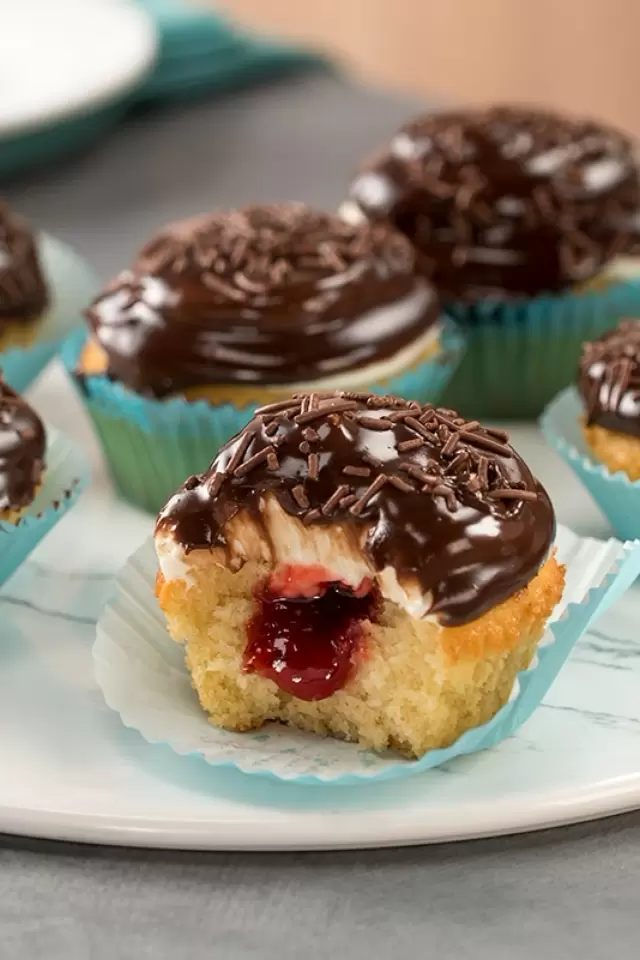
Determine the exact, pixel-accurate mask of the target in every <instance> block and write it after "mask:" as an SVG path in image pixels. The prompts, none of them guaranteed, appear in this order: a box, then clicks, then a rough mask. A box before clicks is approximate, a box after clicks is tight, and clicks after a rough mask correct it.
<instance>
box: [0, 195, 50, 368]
mask: <svg viewBox="0 0 640 960" xmlns="http://www.w3.org/2000/svg"><path fill="white" fill-rule="evenodd" d="M48 306H49V294H48V291H47V285H46V283H45V279H44V275H43V271H42V267H41V264H40V259H39V255H38V250H37V248H36V243H35V240H34V237H33V234H32V232H31V229H30V227H29V225H28V224H27V223H26V221H24V220H23V219H22V217H19V216H17V215H16V214H15V213H12V212H11V211H10V210H9V208H8V207H7V206H6V204H4V203H2V202H1V201H0V362H1V359H2V358H1V354H2V353H4V352H5V351H7V350H9V349H10V348H12V347H26V346H29V345H30V344H31V343H33V341H34V340H35V339H36V337H37V335H38V332H39V330H40V326H41V324H42V321H43V320H44V317H45V314H46V311H47V307H48Z"/></svg>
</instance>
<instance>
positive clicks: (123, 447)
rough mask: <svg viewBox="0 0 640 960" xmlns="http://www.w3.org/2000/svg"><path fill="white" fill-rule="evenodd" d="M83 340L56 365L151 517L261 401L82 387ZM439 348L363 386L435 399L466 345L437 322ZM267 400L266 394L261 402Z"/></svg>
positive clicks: (100, 383) (114, 467) (104, 382)
mask: <svg viewBox="0 0 640 960" xmlns="http://www.w3.org/2000/svg"><path fill="white" fill-rule="evenodd" d="M86 339H87V333H86V331H85V330H78V331H75V332H74V333H73V334H72V335H71V336H70V337H69V338H68V340H67V341H66V343H65V344H64V347H63V349H62V353H61V358H62V361H63V363H64V365H65V367H66V369H67V371H68V372H69V373H70V374H71V376H72V378H73V379H74V382H75V383H76V386H78V387H79V392H80V396H81V398H82V400H83V403H84V405H85V407H86V409H87V411H88V413H89V415H90V416H91V419H92V421H93V424H94V427H95V429H96V432H97V434H98V436H99V439H100V441H101V444H102V448H103V452H104V454H105V457H106V460H107V464H108V466H109V470H110V473H111V477H112V480H113V482H114V484H115V486H116V489H117V490H118V492H119V493H120V495H121V496H122V497H123V498H124V499H125V500H127V501H128V502H129V503H133V504H135V505H136V506H138V507H140V508H142V509H143V510H147V511H149V512H151V513H157V512H158V510H160V509H161V508H162V507H163V506H164V504H165V503H166V501H167V500H168V498H169V497H170V496H171V495H172V494H173V493H174V492H175V490H176V489H177V487H178V486H179V485H180V484H181V483H183V482H184V480H186V478H187V477H189V476H191V475H192V474H195V473H200V472H201V471H203V470H205V469H206V468H207V467H208V465H209V464H210V462H211V461H212V460H213V458H214V456H215V455H216V453H217V451H218V449H219V448H220V447H221V446H222V444H224V443H226V441H227V440H228V439H229V438H230V437H232V436H233V435H234V434H235V433H237V432H238V431H239V430H241V429H242V428H243V427H244V426H245V424H246V423H247V421H248V420H250V418H251V417H252V415H253V413H254V411H255V409H256V408H257V407H258V406H259V405H260V402H256V403H254V404H250V405H248V406H245V407H241V408H239V407H236V406H234V405H233V404H231V403H225V404H218V405H215V406H214V405H212V404H210V403H209V402H207V401H206V400H197V401H194V402H189V401H187V400H184V399H183V398H181V397H170V398H168V399H166V400H155V399H153V398H148V397H142V396H140V395H139V394H136V393H134V392H133V391H131V390H129V389H128V388H127V387H125V386H123V385H122V384H121V383H115V382H114V381H112V380H110V379H109V378H108V377H106V376H103V375H100V376H89V377H86V378H84V379H83V380H82V382H81V383H80V381H79V380H78V378H77V377H74V371H75V370H76V369H77V367H78V363H79V360H80V355H81V353H82V349H83V346H84V344H85V342H86ZM440 347H441V349H440V350H439V352H438V354H437V355H436V356H434V357H433V358H430V359H429V360H426V361H424V362H423V363H421V364H419V365H417V366H416V367H414V368H412V369H410V370H407V371H405V372H404V373H402V374H400V375H399V376H397V377H394V378H392V379H390V380H388V381H384V382H381V383H378V384H374V385H373V386H371V387H369V389H370V390H372V392H374V393H378V394H389V393H397V394H399V395H400V396H403V397H406V398H407V399H410V400H419V401H420V402H422V403H426V402H428V401H435V400H437V399H438V398H439V396H440V394H441V392H442V389H443V387H444V386H445V384H446V382H447V381H448V379H449V377H450V376H451V374H452V373H453V371H454V370H455V367H456V365H457V363H458V360H459V358H460V356H461V354H462V351H463V348H464V340H463V338H462V337H461V336H460V334H459V333H458V332H457V331H456V329H455V327H454V325H453V324H452V323H451V322H448V323H445V324H444V325H443V328H442V332H441V335H440ZM269 399H270V398H269V396H267V397H265V399H264V401H262V402H268V401H269Z"/></svg>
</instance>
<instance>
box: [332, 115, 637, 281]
mask: <svg viewBox="0 0 640 960" xmlns="http://www.w3.org/2000/svg"><path fill="white" fill-rule="evenodd" d="M351 197H352V199H353V200H354V201H355V202H356V204H357V205H358V207H359V208H360V209H361V211H362V212H364V213H365V214H366V215H367V216H368V217H369V218H370V219H371V220H374V221H379V220H382V221H385V220H388V221H390V222H391V223H392V224H393V225H394V226H396V227H398V228H399V229H400V230H401V231H402V232H403V233H404V234H406V236H407V237H409V239H410V240H411V241H412V242H413V243H414V244H415V246H416V249H417V252H418V262H419V265H420V267H421V268H422V270H423V272H425V274H426V275H427V276H429V277H431V279H432V280H433V281H434V283H435V285H436V287H437V288H438V289H439V290H440V291H441V293H442V295H443V297H445V298H447V299H452V300H477V299H482V298H484V297H490V298H495V299H505V298H511V297H518V296H525V297H527V296H535V295H536V294H539V293H543V292H552V291H561V290H565V289H567V288H569V287H571V286H573V285H575V284H577V283H583V282H585V281H587V280H589V279H591V278H592V277H594V276H595V275H596V274H597V273H598V272H599V271H600V270H601V269H602V267H603V266H604V265H605V264H607V263H608V262H609V261H610V260H611V259H612V258H613V257H614V256H616V255H617V254H619V253H631V252H634V251H637V249H638V241H639V240H640V232H639V228H640V178H639V174H638V163H637V159H636V156H635V155H634V145H633V144H632V143H631V141H630V140H629V139H627V138H626V137H625V136H624V135H623V134H622V133H619V132H618V131H616V130H612V129H611V128H607V127H603V126H601V125H599V124H596V123H593V122H589V121H583V120H573V119H569V118H565V117H561V116H558V115H555V114H552V113H547V112H543V111H539V110H532V109H525V108H521V109H518V108H514V107H494V108H492V109H490V110H474V111H472V110H469V111H455V112H449V113H442V114H434V115H432V116H426V117H422V118H419V119H416V120H414V121H413V122H412V123H409V124H407V126H405V127H404V128H403V129H402V130H401V131H400V132H399V133H398V134H397V136H396V137H395V138H394V139H393V141H392V142H391V145H390V147H389V149H388V150H387V151H385V152H384V153H382V154H381V155H379V156H378V157H376V158H375V159H374V160H373V161H372V162H371V163H370V164H369V165H367V167H366V168H365V169H363V170H362V172H361V173H360V174H359V175H358V176H357V177H356V179H355V181H354V182H353V185H352V188H351Z"/></svg>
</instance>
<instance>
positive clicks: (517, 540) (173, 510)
mask: <svg viewBox="0 0 640 960" xmlns="http://www.w3.org/2000/svg"><path fill="white" fill-rule="evenodd" d="M270 457H272V458H275V459H276V463H275V464H274V465H272V466H273V468H272V466H270V465H269V458H270ZM267 493H271V494H272V495H274V496H275V497H277V499H278V502H279V503H280V505H281V506H282V507H283V509H284V510H286V511H287V512H288V513H290V514H292V515H294V516H296V517H299V518H300V519H301V520H302V522H303V523H305V524H316V523H323V524H327V523H328V524H331V523H337V522H340V523H348V524H356V525H358V526H362V527H364V528H366V532H365V538H364V550H365V551H366V553H367V555H368V556H369V557H370V559H371V561H372V562H373V564H374V566H375V568H376V569H378V570H382V569H383V568H384V567H386V566H391V567H393V568H395V570H396V572H397V575H398V577H399V578H400V579H402V578H403V577H415V578H416V579H417V580H418V582H419V583H420V584H421V586H422V588H423V590H424V592H425V593H430V594H431V595H432V598H433V603H432V607H431V611H430V612H432V613H435V614H438V615H439V616H440V619H441V621H442V622H443V623H445V624H448V625H454V624H460V623H466V622H468V621H471V620H474V619H476V618H477V617H479V616H480V615H481V614H482V613H484V612H485V611H487V610H489V609H491V608H492V607H493V606H495V605H496V604H498V603H500V602H501V601H502V600H505V599H506V598H507V597H509V596H511V595H512V594H513V593H515V592H516V591H517V590H519V589H520V588H522V587H524V586H525V585H526V584H527V583H528V582H529V581H530V580H531V579H532V578H533V577H534V576H535V575H536V573H537V572H538V570H539V568H540V566H541V565H542V563H543V562H544V560H545V558H546V557H547V555H548V553H549V549H550V547H551V544H552V541H553V537H554V531H555V520H554V514H553V508H552V506H551V502H550V500H549V498H548V496H547V494H546V492H545V490H544V489H543V488H542V487H541V486H540V484H539V483H538V482H537V481H536V480H535V479H534V477H533V476H532V475H531V473H530V472H529V470H528V468H527V466H526V464H525V463H524V462H523V461H522V460H521V459H520V457H519V456H518V455H517V454H516V453H515V451H514V450H513V448H512V447H511V446H510V445H509V443H508V437H507V435H506V434H505V433H503V432H502V431H498V430H488V429H487V430H484V429H482V428H481V427H480V425H479V424H478V423H477V421H469V422H468V421H465V420H464V419H462V418H461V417H458V416H457V414H456V413H454V412H453V411H451V410H442V409H434V408H433V407H431V406H430V405H427V406H423V407H420V406H419V405H418V404H416V403H407V402H406V401H404V400H400V399H398V398H394V397H374V396H371V395H368V394H355V393H347V392H339V393H334V394H324V395H320V394H311V395H298V396H296V397H295V398H293V399H292V400H291V401H287V402H281V403H277V404H272V405H270V406H268V407H263V408H262V410H260V411H258V413H257V414H256V416H255V417H254V419H253V420H252V421H251V422H250V423H249V424H248V426H247V427H246V428H245V429H244V430H243V431H242V432H241V433H239V434H237V435H236V436H235V437H234V438H233V439H232V440H230V441H229V442H228V443H227V444H226V445H225V446H224V447H223V448H222V449H221V451H220V453H219V454H218V456H217V457H216V459H215V460H214V461H213V463H212V464H211V467H210V468H209V470H208V471H207V472H206V473H205V474H203V475H202V476H199V477H191V478H190V479H189V480H188V481H187V482H186V483H185V484H184V486H183V487H182V488H181V489H180V490H179V491H178V492H177V493H176V495H175V496H174V497H173V498H172V499H171V500H170V501H169V503H168V504H167V506H166V507H165V509H164V510H163V511H162V512H161V514H160V516H159V518H158V522H157V528H156V529H157V531H161V530H162V531H168V532H170V533H171V534H172V535H173V536H174V537H175V538H176V539H177V541H178V542H179V543H180V544H182V546H183V547H184V548H185V549H186V550H187V551H190V550H195V549H208V548H210V547H214V546H222V547H224V546H225V529H226V524H227V523H228V521H229V519H230V518H232V517H233V516H235V514H237V513H238V512H239V511H241V510H244V509H247V510H249V511H251V513H252V515H253V517H254V518H255V520H256V522H257V523H260V522H261V520H260V512H259V509H258V508H259V502H260V499H261V497H262V496H264V495H265V494H267ZM267 536H268V534H267V531H266V530H265V537H267Z"/></svg>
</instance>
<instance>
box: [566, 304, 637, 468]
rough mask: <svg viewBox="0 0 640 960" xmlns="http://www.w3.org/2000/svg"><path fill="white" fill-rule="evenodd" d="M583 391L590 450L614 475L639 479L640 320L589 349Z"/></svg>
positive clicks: (585, 350)
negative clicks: (620, 472)
mask: <svg viewBox="0 0 640 960" xmlns="http://www.w3.org/2000/svg"><path fill="white" fill-rule="evenodd" d="M579 390H580V394H581V396H582V399H583V402H584V405H585V410H586V416H585V421H584V435H585V439H586V441H587V444H588V446H589V447H590V449H591V450H592V451H593V453H594V454H595V455H596V457H597V458H598V460H600V461H601V462H602V463H604V464H605V466H606V467H607V469H608V470H609V471H610V472H611V473H617V472H618V471H620V470H621V471H622V472H623V473H624V474H626V476H627V477H628V478H629V480H632V481H635V480H640V321H638V320H625V321H623V322H622V323H620V324H619V326H618V327H617V328H616V329H615V330H613V331H611V333H608V334H605V336H603V337H601V338H600V339H599V340H596V341H595V342H594V343H587V344H585V345H584V348H583V351H582V360H581V363H580V380H579Z"/></svg>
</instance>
